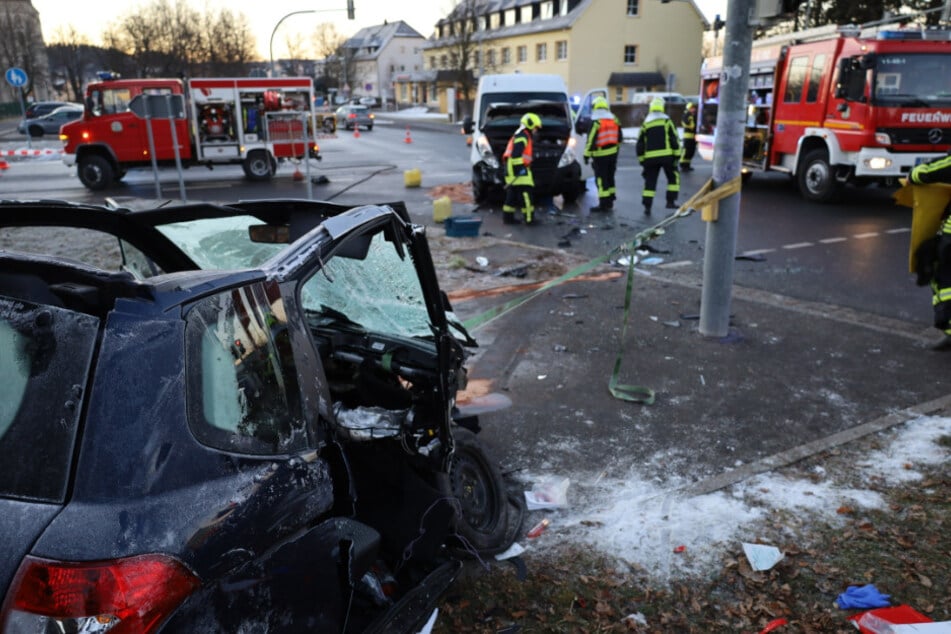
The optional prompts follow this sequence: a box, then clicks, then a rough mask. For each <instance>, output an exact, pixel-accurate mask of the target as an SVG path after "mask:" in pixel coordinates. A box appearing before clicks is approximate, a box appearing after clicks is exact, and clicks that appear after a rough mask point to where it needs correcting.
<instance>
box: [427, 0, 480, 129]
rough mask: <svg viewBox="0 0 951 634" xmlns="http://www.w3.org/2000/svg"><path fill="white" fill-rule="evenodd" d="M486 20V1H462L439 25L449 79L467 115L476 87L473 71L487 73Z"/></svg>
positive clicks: (438, 37)
mask: <svg viewBox="0 0 951 634" xmlns="http://www.w3.org/2000/svg"><path fill="white" fill-rule="evenodd" d="M487 18H488V2H487V1H486V0H461V1H460V2H459V3H458V4H457V5H456V6H455V7H454V8H453V10H452V11H451V12H450V13H449V16H448V17H446V18H443V19H442V20H440V21H439V22H438V23H437V25H436V28H437V43H439V44H441V45H442V46H443V47H445V49H446V56H447V61H448V70H449V76H448V77H447V78H448V79H449V80H450V81H451V83H452V84H453V85H454V87H455V88H456V89H457V93H458V95H459V101H460V102H461V103H462V104H463V106H464V108H465V109H466V111H468V112H471V106H472V93H473V89H474V87H475V78H474V77H475V76H474V71H476V70H480V71H482V72H484V71H485V70H486V69H485V64H486V60H485V58H484V57H485V56H484V46H483V42H482V37H483V36H484V35H485V28H486V24H485V23H484V21H485V20H486V19H487ZM480 66H481V68H479V67H480ZM454 114H457V113H454Z"/></svg>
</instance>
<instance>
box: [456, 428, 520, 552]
mask: <svg viewBox="0 0 951 634" xmlns="http://www.w3.org/2000/svg"><path fill="white" fill-rule="evenodd" d="M453 437H454V439H455V451H454V452H453V456H452V464H451V465H450V468H449V473H448V474H446V475H443V476H441V477H440V478H439V487H440V489H441V490H442V491H443V493H445V494H446V495H447V496H450V497H452V498H453V499H454V500H456V501H458V507H457V509H456V511H457V513H456V517H455V520H454V522H455V525H454V528H455V531H456V534H457V535H458V536H459V537H460V540H461V541H463V546H464V547H471V548H474V549H475V550H476V551H477V552H479V553H480V554H491V553H494V552H499V551H500V549H503V548H506V547H508V545H509V544H508V543H507V542H509V541H510V539H511V537H510V535H508V527H509V503H508V494H507V492H506V490H505V483H504V482H503V481H502V474H501V472H500V471H499V467H498V465H496V464H495V463H494V462H493V461H492V460H490V459H489V457H488V456H487V455H486V453H485V450H484V449H483V448H482V445H481V443H480V442H479V441H478V439H476V436H475V434H473V433H472V432H471V431H469V430H467V429H463V428H461V427H455V428H454V429H453Z"/></svg>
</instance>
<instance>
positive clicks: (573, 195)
mask: <svg viewBox="0 0 951 634" xmlns="http://www.w3.org/2000/svg"><path fill="white" fill-rule="evenodd" d="M583 191H584V185H574V186H572V187H569V188H568V189H566V190H565V191H563V192H561V198H562V200H564V201H565V202H566V203H573V202H575V201H576V200H578V196H580V195H581V193H582V192H583Z"/></svg>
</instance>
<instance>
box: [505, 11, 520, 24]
mask: <svg viewBox="0 0 951 634" xmlns="http://www.w3.org/2000/svg"><path fill="white" fill-rule="evenodd" d="M513 24H518V13H517V12H516V10H515V9H506V11H505V26H511V25H513Z"/></svg>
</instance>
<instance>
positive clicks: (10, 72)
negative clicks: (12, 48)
mask: <svg viewBox="0 0 951 634" xmlns="http://www.w3.org/2000/svg"><path fill="white" fill-rule="evenodd" d="M6 78H7V83H8V84H10V85H11V86H13V87H14V88H20V87H21V86H26V80H27V74H26V71H25V70H23V69H22V68H17V67H16V66H14V67H13V68H8V69H7V72H6Z"/></svg>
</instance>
